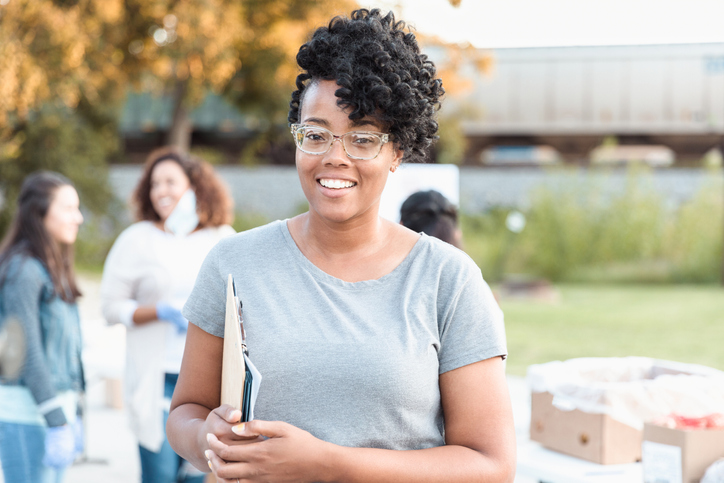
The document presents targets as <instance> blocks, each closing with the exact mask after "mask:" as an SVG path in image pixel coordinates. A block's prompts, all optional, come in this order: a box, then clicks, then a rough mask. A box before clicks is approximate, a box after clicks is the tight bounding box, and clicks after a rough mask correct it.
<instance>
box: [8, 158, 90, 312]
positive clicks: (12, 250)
mask: <svg viewBox="0 0 724 483" xmlns="http://www.w3.org/2000/svg"><path fill="white" fill-rule="evenodd" d="M61 186H73V183H72V182H71V181H70V180H69V179H68V178H66V177H65V176H63V175H61V174H58V173H54V172H51V171H39V172H37V173H33V174H31V175H29V176H28V177H27V178H25V181H24V182H23V186H22V188H20V196H18V207H17V211H16V212H15V217H14V218H13V222H12V224H11V225H10V229H9V230H8V233H7V234H6V235H5V238H4V239H3V241H2V243H0V286H2V285H3V284H4V283H5V281H6V280H5V279H6V278H7V271H8V268H9V267H8V265H9V262H10V259H11V258H12V257H13V256H15V255H25V256H30V257H35V258H37V259H38V260H40V261H41V263H42V264H43V265H44V266H45V268H46V269H47V270H48V273H49V274H50V278H51V280H52V281H53V287H54V289H55V293H56V294H57V295H58V296H59V297H61V298H62V299H63V300H65V301H66V302H75V299H76V298H77V297H79V296H80V295H81V292H80V290H78V285H77V284H76V282H75V272H74V271H73V255H74V253H73V245H67V244H65V243H58V242H57V241H55V240H54V239H53V237H51V236H50V234H49V233H48V231H47V230H46V229H45V215H47V214H48V209H49V208H50V204H51V203H52V202H53V198H54V197H55V193H56V191H57V190H58V188H60V187H61Z"/></svg>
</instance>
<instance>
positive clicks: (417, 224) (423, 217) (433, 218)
mask: <svg viewBox="0 0 724 483" xmlns="http://www.w3.org/2000/svg"><path fill="white" fill-rule="evenodd" d="M400 224H401V225H403V226H406V227H407V228H409V229H410V230H413V231H416V232H418V233H419V232H423V233H426V234H427V235H430V236H434V237H435V238H439V239H440V240H442V241H444V242H448V243H449V244H451V245H452V246H454V247H457V248H462V233H461V231H460V228H459V227H458V209H457V207H456V206H455V205H454V204H452V203H451V202H450V200H448V199H447V198H445V196H443V195H442V194H441V193H440V192H439V191H435V190H429V191H418V192H416V193H413V194H411V195H410V196H409V197H408V198H407V199H406V200H405V202H404V203H402V207H401V208H400Z"/></svg>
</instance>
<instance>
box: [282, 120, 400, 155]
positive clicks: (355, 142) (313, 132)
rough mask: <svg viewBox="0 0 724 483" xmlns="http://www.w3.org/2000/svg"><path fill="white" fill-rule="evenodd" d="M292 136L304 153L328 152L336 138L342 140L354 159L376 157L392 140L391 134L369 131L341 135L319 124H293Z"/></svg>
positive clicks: (345, 148) (345, 149) (348, 153)
mask: <svg viewBox="0 0 724 483" xmlns="http://www.w3.org/2000/svg"><path fill="white" fill-rule="evenodd" d="M291 131H292V136H294V142H295V143H296V144H297V147H298V148H299V149H300V150H301V151H302V152H304V153H307V154H315V155H322V154H325V153H327V152H328V151H329V150H330V149H331V148H332V144H333V143H334V141H336V140H340V141H341V142H342V146H343V147H344V152H345V153H347V156H349V157H350V158H352V159H374V158H376V157H377V156H378V155H379V154H380V151H381V150H382V146H383V145H384V144H385V143H387V142H389V141H390V137H391V136H390V134H383V133H380V132H369V131H350V132H348V133H344V134H342V135H341V136H337V135H335V134H332V131H330V130H328V129H324V128H323V127H319V126H310V125H306V124H292V125H291Z"/></svg>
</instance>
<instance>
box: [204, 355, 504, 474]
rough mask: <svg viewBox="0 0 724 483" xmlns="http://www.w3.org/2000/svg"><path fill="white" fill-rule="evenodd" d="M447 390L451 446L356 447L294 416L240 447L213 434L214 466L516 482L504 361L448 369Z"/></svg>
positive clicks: (253, 429) (266, 425) (260, 428)
mask: <svg viewBox="0 0 724 483" xmlns="http://www.w3.org/2000/svg"><path fill="white" fill-rule="evenodd" d="M440 391H441V396H442V404H443V413H444V414H445V439H446V445H445V446H441V447H437V448H430V449H424V450H415V451H394V450H383V449H369V448H348V447H341V446H336V445H333V444H330V443H325V442H323V441H320V440H319V439H316V438H314V437H313V436H312V435H310V434H309V433H307V432H306V431H302V430H300V429H298V428H295V427H293V426H291V425H288V424H286V423H280V422H268V421H252V422H250V423H246V424H245V425H244V429H243V430H242V432H241V434H242V435H244V436H246V437H249V438H252V437H256V436H258V435H262V436H265V437H267V438H268V439H266V440H264V441H259V442H254V443H251V444H247V445H244V446H234V445H229V444H228V443H227V442H223V441H217V440H216V438H214V437H211V438H210V448H211V449H212V450H213V453H212V454H209V456H210V457H211V463H212V465H211V466H212V469H213V470H214V473H215V474H216V475H217V476H219V477H221V478H225V479H227V480H229V481H234V480H235V479H236V478H240V479H241V480H244V481H345V482H357V481H359V482H366V481H389V482H408V481H409V482H440V481H448V482H455V481H459V482H469V481H484V482H501V483H502V482H512V481H513V478H514V476H515V431H514V426H513V416H512V409H511V405H510V398H509V395H508V389H507V384H506V381H505V374H504V370H503V363H502V360H501V359H500V358H499V357H495V358H492V359H488V360H485V361H481V362H477V363H474V364H469V365H467V366H463V367H460V368H458V369H455V370H452V371H449V372H446V373H444V374H442V375H441V376H440ZM198 439H200V438H198V437H196V440H198ZM199 452H200V451H198V452H197V456H198V453H199Z"/></svg>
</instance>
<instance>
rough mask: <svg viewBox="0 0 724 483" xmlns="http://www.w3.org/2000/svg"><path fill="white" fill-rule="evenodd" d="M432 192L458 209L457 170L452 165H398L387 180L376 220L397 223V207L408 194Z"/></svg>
mask: <svg viewBox="0 0 724 483" xmlns="http://www.w3.org/2000/svg"><path fill="white" fill-rule="evenodd" d="M426 190H436V191H439V192H440V193H441V194H442V195H443V196H445V198H447V199H448V200H450V202H451V203H453V204H454V205H456V206H458V207H459V206H460V170H459V169H458V167H457V166H455V165H454V164H413V163H410V164H402V165H400V167H399V168H398V169H397V171H396V172H394V173H390V175H389V176H388V177H387V184H386V185H385V190H384V191H383V192H382V199H381V200H380V216H382V217H383V218H387V219H388V220H391V221H394V222H395V223H397V222H399V221H400V207H401V206H402V203H404V201H405V200H406V199H407V197H408V196H410V195H411V194H412V193H416V192H418V191H426Z"/></svg>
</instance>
